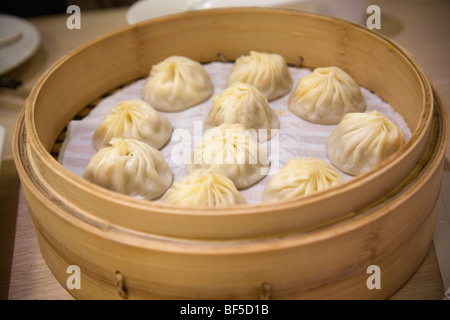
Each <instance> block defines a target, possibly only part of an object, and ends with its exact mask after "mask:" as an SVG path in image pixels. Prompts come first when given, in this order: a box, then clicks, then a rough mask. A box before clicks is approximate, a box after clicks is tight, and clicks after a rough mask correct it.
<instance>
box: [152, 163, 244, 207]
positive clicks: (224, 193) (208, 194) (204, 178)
mask: <svg viewBox="0 0 450 320" xmlns="http://www.w3.org/2000/svg"><path fill="white" fill-rule="evenodd" d="M161 202H163V203H168V204H174V205H184V206H207V207H226V206H232V205H236V204H241V203H247V201H246V200H245V199H244V197H243V196H242V195H241V193H240V192H239V191H238V190H237V189H236V186H235V185H234V183H233V181H231V180H230V179H229V178H227V177H226V176H225V175H223V174H221V173H218V172H215V171H213V170H211V169H197V170H194V171H192V172H191V173H190V174H188V175H187V176H185V177H183V178H182V179H181V180H180V181H177V182H175V183H174V184H173V186H172V188H170V189H169V190H167V192H166V193H165V194H164V196H163V197H162V198H161Z"/></svg>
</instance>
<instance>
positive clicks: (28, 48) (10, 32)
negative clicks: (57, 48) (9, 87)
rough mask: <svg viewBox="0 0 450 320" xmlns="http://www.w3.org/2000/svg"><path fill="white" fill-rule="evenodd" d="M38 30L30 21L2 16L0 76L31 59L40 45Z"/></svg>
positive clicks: (0, 18) (0, 17) (0, 15)
mask: <svg viewBox="0 0 450 320" xmlns="http://www.w3.org/2000/svg"><path fill="white" fill-rule="evenodd" d="M40 40H41V37H40V34H39V32H38V30H37V29H36V28H35V27H34V26H33V25H32V24H31V23H30V22H28V21H26V20H24V19H22V18H19V17H15V16H10V15H5V14H0V74H3V73H5V72H8V71H10V70H12V69H14V68H15V67H17V66H19V65H20V64H22V63H23V62H25V61H26V60H27V59H28V58H30V57H31V56H32V55H33V54H34V53H35V52H36V50H37V48H38V47H39V44H40Z"/></svg>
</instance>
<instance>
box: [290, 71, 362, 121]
mask: <svg viewBox="0 0 450 320" xmlns="http://www.w3.org/2000/svg"><path fill="white" fill-rule="evenodd" d="M288 107H289V110H290V111H292V112H293V113H295V114H296V115H297V116H299V117H300V118H303V119H305V120H307V121H310V122H313V123H318V124H338V123H339V121H341V120H342V118H343V117H344V115H345V114H347V113H349V112H364V111H365V110H366V107H367V105H366V101H365V99H364V97H363V95H362V92H361V88H360V86H359V85H358V84H357V83H356V82H355V80H354V79H353V78H352V77H351V76H350V75H349V74H347V73H346V72H345V71H344V70H342V69H340V68H338V67H326V68H316V69H314V71H313V72H312V73H310V74H309V75H307V76H305V77H303V78H301V79H300V80H299V81H298V83H297V85H296V87H295V89H294V90H293V92H292V93H291V95H290V96H289V101H288Z"/></svg>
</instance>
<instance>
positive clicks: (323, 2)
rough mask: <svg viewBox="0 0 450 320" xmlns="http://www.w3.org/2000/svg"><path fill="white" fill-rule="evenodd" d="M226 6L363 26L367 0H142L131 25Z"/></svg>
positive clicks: (131, 14) (135, 6)
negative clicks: (276, 10) (273, 9)
mask: <svg viewBox="0 0 450 320" xmlns="http://www.w3.org/2000/svg"><path fill="white" fill-rule="evenodd" d="M225 7H278V8H289V9H300V10H304V11H311V12H317V13H322V14H326V15H331V16H335V17H337V18H341V19H345V20H349V21H352V22H355V23H363V21H364V16H365V14H366V9H367V0H340V1H336V0H164V1H163V0H139V1H137V2H135V3H134V4H133V5H131V6H130V8H129V9H128V11H127V14H126V20H127V22H128V24H134V23H138V22H141V21H144V20H148V19H152V18H156V17H160V16H164V15H169V14H174V13H179V12H185V11H190V10H202V9H213V8H225Z"/></svg>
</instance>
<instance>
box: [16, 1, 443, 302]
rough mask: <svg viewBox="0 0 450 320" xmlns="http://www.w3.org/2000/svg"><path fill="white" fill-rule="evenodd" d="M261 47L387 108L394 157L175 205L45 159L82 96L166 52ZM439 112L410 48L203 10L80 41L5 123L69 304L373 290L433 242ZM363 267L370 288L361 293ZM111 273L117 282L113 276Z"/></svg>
mask: <svg viewBox="0 0 450 320" xmlns="http://www.w3.org/2000/svg"><path fill="white" fill-rule="evenodd" d="M250 50H256V51H264V52H275V53H279V54H281V55H283V56H284V57H285V58H286V60H287V61H288V63H289V64H291V65H295V64H296V63H297V62H298V60H299V57H301V58H302V60H303V66H304V67H311V68H314V67H319V66H330V65H335V66H339V67H341V68H343V69H344V70H346V71H347V72H348V73H349V74H350V75H351V76H352V77H354V78H355V80H356V81H357V82H358V83H359V84H360V85H361V86H364V87H366V88H368V89H370V90H371V91H373V92H375V93H376V94H378V95H379V96H380V97H381V98H383V99H384V100H385V101H387V102H389V103H390V104H391V105H392V106H393V107H394V108H395V110H396V111H397V112H399V113H400V114H401V115H402V116H403V118H404V119H405V121H406V123H407V124H408V126H409V128H410V129H411V132H412V137H411V139H410V140H409V141H408V142H407V143H406V144H405V145H404V146H403V147H402V148H401V150H399V151H398V152H397V153H396V154H395V155H393V156H392V157H391V158H389V159H388V160H387V161H385V162H383V163H382V164H380V165H379V166H377V167H376V168H374V169H372V170H370V171H368V172H366V173H364V174H361V175H359V176H357V177H355V178H354V179H352V180H351V181H349V182H346V183H344V184H342V185H340V186H337V187H334V188H331V189H329V190H327V191H323V192H319V193H317V194H314V195H311V196H308V197H305V198H302V199H298V200H291V201H282V202H279V203H275V204H258V205H243V206H237V207H233V208H223V209H214V210H213V209H209V208H196V209H192V208H184V207H175V206H170V205H165V204H161V203H153V202H149V201H143V200H136V199H132V198H130V197H128V196H125V195H121V194H118V193H115V192H112V191H109V190H106V189H103V188H101V187H98V186H96V185H93V184H91V183H89V182H87V181H85V180H83V179H82V178H80V177H78V176H77V175H75V174H73V173H71V172H69V171H68V170H67V169H65V168H64V167H63V166H62V165H61V164H60V163H58V162H57V161H56V160H55V159H54V158H53V157H52V155H51V154H50V153H51V150H52V148H53V147H54V144H55V141H56V140H57V138H58V136H59V134H60V133H61V131H62V130H63V129H64V127H65V126H66V125H67V123H68V122H69V121H70V120H71V119H73V118H74V116H75V115H76V114H77V113H79V112H80V110H82V109H83V108H84V107H85V106H86V105H88V104H89V103H90V102H92V101H94V100H95V99H98V97H100V96H102V95H103V94H105V92H108V91H109V90H112V89H114V88H116V87H118V86H120V85H122V84H124V83H127V82H129V81H133V80H135V79H138V78H142V77H144V76H146V75H147V74H148V72H149V70H150V67H151V66H152V65H153V64H155V63H157V62H159V61H161V60H162V59H164V58H165V57H167V56H169V55H174V54H177V55H183V56H187V57H189V58H191V59H194V60H197V61H199V62H210V61H214V60H217V59H218V54H220V55H221V56H225V57H226V58H227V59H229V60H234V59H236V58H237V57H238V56H240V55H242V54H247V53H248V52H249V51H250ZM447 132H448V128H447V115H446V112H445V108H444V107H443V106H442V102H441V100H440V99H439V97H438V95H437V94H436V93H435V92H434V90H433V88H432V87H431V85H430V83H429V81H428V79H427V78H426V76H425V75H424V74H423V72H422V70H421V69H420V67H419V66H418V65H417V63H416V62H415V61H414V59H413V57H412V56H411V55H410V54H409V53H408V52H406V51H405V50H404V49H403V48H401V47H400V46H399V45H397V44H396V43H394V42H393V41H391V40H390V39H388V38H386V37H384V36H382V35H379V34H377V33H375V32H372V31H370V30H367V29H365V28H363V27H361V26H357V25H354V24H351V23H349V22H345V21H342V20H339V19H335V18H330V17H327V16H322V15H316V14H311V13H305V12H300V11H291V10H283V9H262V8H229V9H217V10H205V11H198V12H189V13H184V14H177V15H173V16H168V17H162V18H158V19H154V20H151V21H146V22H142V23H139V24H136V25H132V26H128V27H125V28H122V29H120V30H117V31H115V32H112V33H110V34H108V35H105V36H102V37H100V38H98V39H95V40H93V41H91V42H89V43H86V44H85V45H83V46H81V47H79V48H77V49H76V50H74V51H73V52H71V53H69V54H68V55H66V56H65V57H63V58H62V59H61V60H59V61H58V62H57V63H56V64H55V65H53V66H52V67H51V68H50V69H49V70H48V71H47V72H46V73H45V74H44V75H43V76H42V78H41V79H40V80H39V81H38V83H37V84H36V86H35V87H34V88H33V90H32V92H31V94H30V96H29V98H28V99H27V102H26V104H25V107H24V110H23V112H22V114H21V116H20V118H19V120H18V123H17V127H16V132H15V139H14V153H15V161H16V165H17V168H18V172H19V175H20V178H21V182H22V185H23V189H24V192H25V195H26V199H27V203H28V207H29V211H30V213H31V216H32V219H33V223H34V226H35V230H36V234H37V236H38V240H39V245H40V249H41V252H42V255H43V257H44V259H45V260H46V262H47V264H48V266H49V268H50V269H51V271H52V272H53V274H54V275H55V277H56V278H57V279H58V280H59V281H60V282H61V284H62V285H63V286H64V287H65V286H66V280H67V277H68V274H67V273H66V270H67V267H68V266H69V265H78V266H79V267H80V270H81V289H74V290H69V292H70V293H71V294H72V295H73V296H74V297H76V298H80V299H122V298H131V299H197V298H198V299H258V298H267V297H269V298H273V299H304V298H306V299H311V298H312V299H316V298H317V299H320V298H332V299H334V298H340V299H348V298H350V299H353V298H363V299H365V298H377V299H379V298H387V297H389V296H390V295H392V294H393V293H395V292H396V291H397V290H398V289H399V288H400V287H401V286H402V285H403V284H404V283H405V282H406V281H407V280H408V279H409V278H410V277H411V275H412V274H413V273H414V272H415V270H416V269H417V268H418V266H419V265H420V263H421V262H422V260H423V258H424V256H425V254H426V252H427V250H428V248H429V246H430V243H431V240H432V234H433V228H434V224H435V210H436V203H437V199H438V196H439V192H440V183H441V176H442V168H443V159H444V153H445V146H446V142H447V140H446V139H447ZM370 265H378V266H379V267H380V270H381V272H382V279H383V282H382V288H381V289H378V290H369V289H368V288H367V286H366V280H367V278H368V276H369V275H368V274H367V273H366V270H367V267H368V266H370ZM123 279H125V283H126V284H124V283H123V282H122V281H121V280H123Z"/></svg>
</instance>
